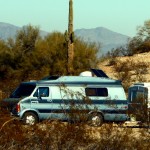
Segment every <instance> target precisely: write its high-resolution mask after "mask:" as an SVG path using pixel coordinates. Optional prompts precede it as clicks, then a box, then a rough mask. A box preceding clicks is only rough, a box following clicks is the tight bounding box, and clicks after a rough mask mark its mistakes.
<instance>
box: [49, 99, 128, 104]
mask: <svg viewBox="0 0 150 150" xmlns="http://www.w3.org/2000/svg"><path fill="white" fill-rule="evenodd" d="M51 103H54V104H62V103H65V104H70V103H75V104H128V101H127V100H88V101H84V100H63V99H62V100H60V99H54V100H52V102H51Z"/></svg>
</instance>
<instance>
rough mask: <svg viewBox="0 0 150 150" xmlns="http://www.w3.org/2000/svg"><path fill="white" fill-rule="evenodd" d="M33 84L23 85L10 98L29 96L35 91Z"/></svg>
mask: <svg viewBox="0 0 150 150" xmlns="http://www.w3.org/2000/svg"><path fill="white" fill-rule="evenodd" d="M35 86H36V85H35V84H27V83H23V84H20V86H19V87H18V88H17V89H16V90H15V91H14V92H13V93H12V94H11V95H10V98H20V97H26V96H30V95H31V93H32V92H33V90H34V89H35Z"/></svg>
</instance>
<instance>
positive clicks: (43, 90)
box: [33, 87, 49, 97]
mask: <svg viewBox="0 0 150 150" xmlns="http://www.w3.org/2000/svg"><path fill="white" fill-rule="evenodd" d="M38 92H39V94H38ZM38 95H39V96H40V97H48V96H49V88H48V87H39V88H38V89H37V90H36V92H35V93H34V95H33V97H38Z"/></svg>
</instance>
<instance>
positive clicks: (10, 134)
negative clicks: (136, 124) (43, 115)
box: [0, 112, 150, 150]
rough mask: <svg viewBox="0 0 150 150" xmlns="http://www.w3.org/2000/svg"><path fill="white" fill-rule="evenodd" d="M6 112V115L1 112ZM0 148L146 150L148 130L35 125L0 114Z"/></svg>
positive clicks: (73, 125) (55, 124) (49, 123)
mask: <svg viewBox="0 0 150 150" xmlns="http://www.w3.org/2000/svg"><path fill="white" fill-rule="evenodd" d="M5 113H6V112H5ZM0 115H1V116H2V117H1V121H0V129H1V130H0V149H1V150H3V149H8V150H14V149H15V150H20V149H22V150H35V149H36V150H106V149H107V150H114V149H118V150H122V149H126V150H131V149H137V150H138V149H139V150H148V149H149V147H150V141H149V139H150V134H149V132H148V129H138V128H124V127H118V126H117V125H114V124H104V125H103V126H101V127H91V126H88V125H87V124H81V123H80V124H77V123H76V124H70V123H67V122H61V121H57V120H56V121H44V122H41V123H39V124H37V125H35V126H26V125H23V124H22V123H21V122H20V121H19V120H15V119H13V118H10V117H9V115H5V116H7V117H4V115H3V112H1V114H0Z"/></svg>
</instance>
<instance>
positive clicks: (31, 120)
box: [23, 112, 38, 125]
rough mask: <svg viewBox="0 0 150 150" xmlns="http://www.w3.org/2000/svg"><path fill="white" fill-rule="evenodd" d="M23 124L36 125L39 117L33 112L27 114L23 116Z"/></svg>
mask: <svg viewBox="0 0 150 150" xmlns="http://www.w3.org/2000/svg"><path fill="white" fill-rule="evenodd" d="M23 123H24V124H26V125H34V124H36V123H38V117H37V115H36V114H35V113H33V112H26V113H25V114H24V116H23Z"/></svg>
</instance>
